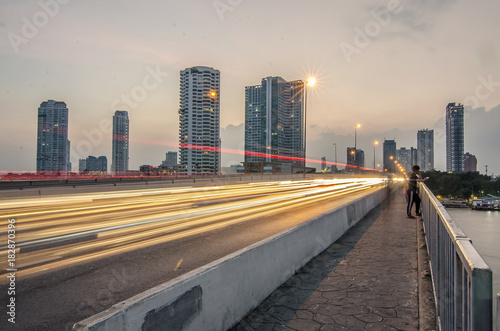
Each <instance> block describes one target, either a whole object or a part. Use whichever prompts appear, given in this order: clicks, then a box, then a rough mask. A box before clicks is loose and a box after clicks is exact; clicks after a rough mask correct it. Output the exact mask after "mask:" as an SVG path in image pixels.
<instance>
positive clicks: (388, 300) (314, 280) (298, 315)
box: [233, 194, 418, 331]
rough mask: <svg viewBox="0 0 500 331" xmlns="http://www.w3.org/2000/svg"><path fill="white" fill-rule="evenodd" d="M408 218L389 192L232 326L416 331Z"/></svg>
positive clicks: (242, 329) (399, 198)
mask: <svg viewBox="0 0 500 331" xmlns="http://www.w3.org/2000/svg"><path fill="white" fill-rule="evenodd" d="M416 222H417V219H408V218H407V217H406V201H405V200H404V198H403V195H402V194H396V196H395V199H394V200H392V201H391V202H388V205H385V206H380V207H378V208H376V209H374V210H373V211H371V212H370V213H369V214H368V215H367V216H366V217H365V218H364V219H363V220H361V221H360V222H359V223H358V224H357V225H356V226H355V227H353V228H352V229H351V230H349V231H348V232H347V233H346V234H345V235H344V236H343V237H342V238H341V239H339V240H338V241H337V242H336V243H334V244H333V245H331V246H330V247H329V248H328V249H326V250H325V251H324V252H323V253H321V254H320V255H318V256H317V257H316V258H314V259H313V260H312V261H311V262H309V263H308V264H307V265H306V266H305V267H304V268H303V269H301V270H300V271H299V272H297V274H296V275H295V276H294V277H292V278H291V279H289V280H288V281H287V282H286V283H285V284H284V285H283V286H281V287H280V288H279V289H277V290H276V291H275V292H273V293H272V294H271V295H270V296H269V297H268V298H267V299H266V300H265V301H264V302H263V303H262V304H261V305H260V306H259V307H257V308H256V309H255V310H254V311H253V312H252V313H251V314H250V315H248V316H247V317H246V318H245V319H244V320H242V321H241V322H240V323H239V324H238V325H237V326H236V327H234V328H233V331H249V330H258V331H265V330H272V331H276V330H289V331H290V330H300V331H305V330H418V290H417V288H418V279H417V268H418V263H417V234H416Z"/></svg>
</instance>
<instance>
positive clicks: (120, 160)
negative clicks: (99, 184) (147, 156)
mask: <svg viewBox="0 0 500 331" xmlns="http://www.w3.org/2000/svg"><path fill="white" fill-rule="evenodd" d="M129 134H130V132H129V118H128V112H127V111H121V110H117V111H115V115H114V116H113V153H112V154H113V155H112V163H111V167H112V168H111V171H113V172H121V171H128V158H129Z"/></svg>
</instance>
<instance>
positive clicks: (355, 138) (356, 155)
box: [354, 124, 361, 169]
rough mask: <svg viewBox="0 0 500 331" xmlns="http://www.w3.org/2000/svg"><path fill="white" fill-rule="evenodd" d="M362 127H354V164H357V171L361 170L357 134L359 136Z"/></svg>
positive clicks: (358, 125) (359, 125)
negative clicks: (359, 129)
mask: <svg viewBox="0 0 500 331" xmlns="http://www.w3.org/2000/svg"><path fill="white" fill-rule="evenodd" d="M360 127H361V124H356V126H355V127H354V163H356V169H358V168H359V163H358V149H357V134H358V128H360Z"/></svg>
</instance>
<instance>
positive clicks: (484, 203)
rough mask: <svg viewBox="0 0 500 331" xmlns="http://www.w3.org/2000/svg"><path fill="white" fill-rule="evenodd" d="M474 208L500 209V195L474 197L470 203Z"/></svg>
mask: <svg viewBox="0 0 500 331" xmlns="http://www.w3.org/2000/svg"><path fill="white" fill-rule="evenodd" d="M470 208H471V209H473V210H499V211H500V197H497V196H488V197H484V198H481V199H474V200H472V202H471V204H470Z"/></svg>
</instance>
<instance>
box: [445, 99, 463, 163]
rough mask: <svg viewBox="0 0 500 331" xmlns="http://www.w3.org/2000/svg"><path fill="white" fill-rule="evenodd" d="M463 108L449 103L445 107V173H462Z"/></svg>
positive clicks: (460, 105)
mask: <svg viewBox="0 0 500 331" xmlns="http://www.w3.org/2000/svg"><path fill="white" fill-rule="evenodd" d="M463 157H464V106H463V105H462V104H460V103H459V104H457V103H449V104H448V106H447V107H446V171H448V172H461V171H464V163H463Z"/></svg>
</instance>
